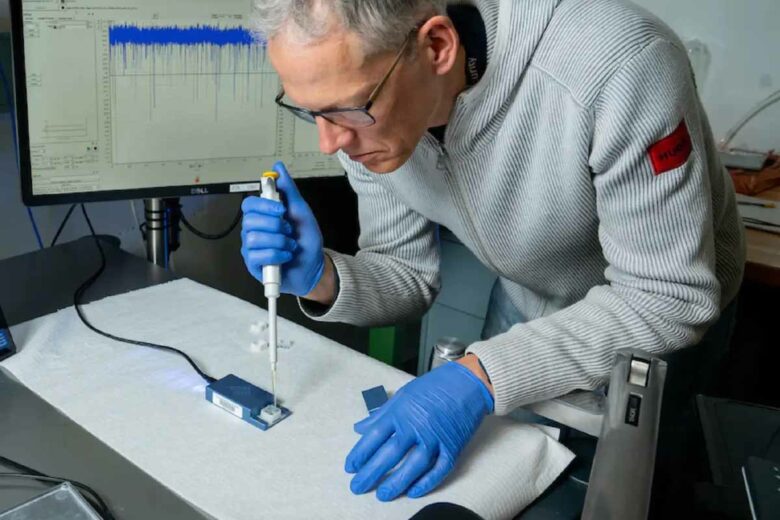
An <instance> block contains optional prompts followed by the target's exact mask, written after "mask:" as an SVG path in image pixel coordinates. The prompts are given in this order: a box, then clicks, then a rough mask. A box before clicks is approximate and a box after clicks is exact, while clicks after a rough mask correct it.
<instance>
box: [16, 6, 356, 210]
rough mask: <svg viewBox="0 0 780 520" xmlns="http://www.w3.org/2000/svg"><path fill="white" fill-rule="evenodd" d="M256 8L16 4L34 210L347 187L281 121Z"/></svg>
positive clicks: (308, 133)
mask: <svg viewBox="0 0 780 520" xmlns="http://www.w3.org/2000/svg"><path fill="white" fill-rule="evenodd" d="M251 4H252V2H251V0H165V1H160V0H122V1H119V0H11V15H12V31H13V55H14V71H15V96H16V107H17V109H16V120H17V125H18V137H19V161H20V169H21V173H22V195H23V200H24V202H25V203H26V204H27V205H42V204H60V203H73V202H92V201H98V200H115V199H135V198H150V197H172V196H180V195H198V194H213V193H235V192H241V191H254V190H256V189H257V184H256V183H257V181H258V178H259V175H260V173H261V172H262V171H263V170H265V169H268V168H269V167H270V166H271V165H272V164H273V162H275V161H276V160H278V159H282V160H284V161H286V163H287V165H288V168H289V170H290V171H291V172H293V174H294V175H295V176H298V177H310V176H326V175H340V174H342V172H343V170H342V168H341V167H340V166H339V163H338V161H337V160H336V159H335V158H333V157H328V156H325V155H323V154H321V153H320V152H319V150H318V142H317V130H316V127H315V126H314V125H311V124H309V123H306V122H304V121H300V120H298V119H297V118H295V117H294V116H292V115H291V114H289V113H287V112H286V111H284V110H282V109H280V108H279V107H277V105H276V104H275V103H274V97H275V96H276V94H277V92H278V91H279V87H280V84H279V78H278V76H277V75H276V74H275V73H274V71H273V69H272V67H271V64H270V62H269V60H268V59H267V56H266V52H265V45H263V43H262V42H259V41H258V40H257V39H256V38H255V37H254V35H253V33H252V29H251V24H250V14H251Z"/></svg>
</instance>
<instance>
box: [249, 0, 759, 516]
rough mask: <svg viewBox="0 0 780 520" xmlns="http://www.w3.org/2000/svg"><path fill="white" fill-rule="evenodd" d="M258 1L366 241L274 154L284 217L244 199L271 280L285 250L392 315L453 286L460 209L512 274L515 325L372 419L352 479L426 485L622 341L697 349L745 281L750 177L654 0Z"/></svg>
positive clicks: (415, 310)
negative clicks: (486, 426)
mask: <svg viewBox="0 0 780 520" xmlns="http://www.w3.org/2000/svg"><path fill="white" fill-rule="evenodd" d="M255 4H256V7H257V21H258V29H259V31H260V32H261V33H262V34H264V35H265V37H266V38H267V46H268V47H267V49H268V55H269V57H270V59H271V62H272V64H273V66H274V68H275V69H276V71H277V72H278V73H279V76H280V78H281V82H282V86H283V88H284V90H283V92H282V93H280V96H279V98H278V99H277V101H278V103H279V104H280V105H282V106H284V107H286V108H287V109H288V110H290V111H292V112H293V113H294V114H295V115H297V116H299V117H301V118H302V119H305V120H307V121H309V122H313V123H315V124H316V125H317V129H318V131H319V137H320V149H321V150H322V152H324V153H327V154H333V153H336V154H338V157H339V159H340V161H341V163H342V164H343V166H344V168H345V169H346V171H347V174H348V178H349V181H350V183H351V186H352V187H353V189H354V190H355V191H356V192H357V195H358V203H359V218H360V226H361V236H360V242H359V245H360V252H359V253H358V254H357V255H356V256H354V257H352V256H347V255H343V254H340V253H337V252H335V251H330V250H328V251H325V250H323V247H322V238H321V235H320V232H319V229H318V226H317V223H316V221H315V219H314V217H313V215H312V213H311V211H310V209H309V207H308V206H307V204H306V203H305V201H304V200H303V199H302V198H301V196H300V194H299V193H298V191H297V189H296V187H295V185H294V183H293V181H292V180H291V178H290V176H289V174H288V173H287V171H286V170H285V168H284V165H282V164H277V165H276V167H275V169H276V170H277V172H278V173H279V174H280V178H279V181H278V186H279V188H280V189H281V190H282V191H283V192H284V195H285V199H286V208H287V209H286V212H285V209H284V207H283V206H282V205H281V204H278V203H274V202H270V201H266V200H261V199H258V198H256V197H252V198H248V199H246V201H245V203H244V212H245V216H244V220H243V231H242V240H243V247H242V254H243V256H244V259H245V262H246V265H247V267H248V269H249V270H250V271H251V272H252V274H253V275H254V276H255V277H256V278H257V279H258V280H262V266H263V265H266V264H283V282H282V284H283V285H282V290H283V291H284V292H287V293H290V294H295V295H297V296H299V297H300V298H301V306H302V308H303V310H304V311H305V312H306V313H307V314H308V315H309V316H311V317H312V318H314V319H317V320H323V321H343V322H347V323H352V324H356V325H362V326H368V325H379V324H388V323H393V322H396V321H399V320H403V319H408V318H411V317H416V316H419V315H420V314H422V313H423V312H425V310H426V309H427V308H428V307H429V306H430V305H431V303H432V302H433V300H434V298H435V296H436V293H437V290H438V288H439V278H438V268H439V249H438V226H439V225H443V226H446V227H447V228H448V229H450V230H451V231H452V232H453V233H455V235H457V237H458V238H459V239H460V240H461V241H462V242H463V243H464V244H465V245H466V246H467V247H468V248H469V249H470V250H471V251H472V252H473V253H474V254H475V255H476V256H477V257H478V258H479V259H480V261H482V262H483V263H484V264H485V265H486V266H488V267H489V268H490V269H491V270H492V271H493V272H495V273H496V274H497V275H499V277H500V285H498V286H497V287H496V288H495V290H494V294H493V298H492V303H491V309H489V312H488V314H489V317H488V322H491V323H499V324H501V323H503V324H502V325H498V326H496V327H494V330H493V331H492V332H494V333H496V334H497V335H495V336H493V337H491V338H489V339H486V340H485V341H481V342H477V343H474V344H473V345H471V346H470V347H469V349H468V355H467V356H465V358H464V359H463V360H461V361H460V362H458V363H448V364H446V365H444V366H442V367H440V368H438V369H436V370H433V371H432V372H430V373H428V374H426V375H424V376H422V377H419V378H417V379H416V380H414V381H412V382H410V383H409V384H408V385H406V386H405V387H403V388H402V389H401V390H400V391H399V392H398V393H397V394H396V395H395V396H394V397H393V399H391V400H390V401H389V402H388V403H387V404H386V405H385V406H384V407H383V408H382V409H381V410H380V411H379V412H377V413H375V414H374V415H372V416H370V417H369V418H367V419H365V420H364V421H362V422H360V423H358V424H357V425H356V426H355V429H356V431H357V432H358V433H359V434H361V439H360V440H359V442H358V443H357V444H356V446H355V447H354V448H353V450H352V451H351V452H350V454H349V455H348V456H347V460H346V470H347V471H349V472H354V473H356V475H355V477H354V478H353V480H352V483H351V489H352V490H353V491H354V492H355V493H365V492H367V491H369V490H371V489H373V488H375V487H377V485H379V487H378V489H377V496H378V498H379V499H380V500H392V499H393V498H395V497H397V496H399V495H400V494H402V493H406V494H407V495H408V496H410V497H418V496H422V495H424V494H425V493H427V492H429V491H430V490H432V489H433V488H435V487H436V486H437V485H438V484H439V483H441V482H442V480H443V479H444V478H445V476H446V475H447V473H448V472H449V471H450V469H451V468H452V467H453V465H454V463H455V460H456V458H457V456H458V455H459V453H460V452H461V451H462V449H463V447H464V446H465V445H466V443H467V442H468V441H469V439H470V438H471V436H472V435H473V434H474V432H475V431H476V429H477V428H478V426H479V424H480V423H481V421H482V419H483V418H484V416H485V415H487V414H489V413H496V414H506V413H508V412H510V411H511V410H513V409H514V408H516V407H518V406H520V405H522V404H526V403H531V402H535V401H539V400H543V399H549V398H553V397H556V396H560V395H563V394H566V393H568V392H571V391H573V390H576V389H594V388H596V387H598V386H599V385H602V384H603V383H605V382H606V380H607V379H608V376H609V370H610V367H611V363H612V360H613V355H614V352H615V350H617V349H620V348H624V347H634V348H639V349H643V350H646V351H648V352H651V353H656V354H658V353H667V352H671V351H674V350H677V349H681V348H684V347H687V346H690V345H694V344H696V343H697V342H698V341H699V339H700V338H701V337H702V335H703V334H704V332H705V331H706V330H707V328H708V327H709V326H710V325H711V324H712V323H714V322H715V321H716V320H717V319H718V317H719V314H720V312H721V311H722V310H723V309H725V308H726V307H727V306H728V305H729V303H730V302H731V301H732V300H733V299H734V297H735V295H736V293H737V290H738V287H739V283H740V279H741V275H742V265H743V256H744V254H743V247H744V246H743V237H742V232H741V227H740V224H739V222H738V219H737V213H736V209H735V208H736V205H735V200H734V195H733V189H732V187H731V185H730V180H729V179H728V176H727V175H726V173H725V171H724V169H723V168H722V166H721V165H720V164H719V162H718V158H717V153H716V150H715V147H714V145H713V140H712V135H711V132H710V129H709V126H708V122H707V120H706V117H705V115H704V113H703V110H702V108H701V105H700V102H699V99H698V97H697V94H696V90H695V87H694V84H693V78H692V77H691V71H690V68H689V65H688V62H687V59H686V52H685V49H684V47H683V46H682V44H681V43H680V42H679V40H678V39H677V38H676V37H675V36H674V34H673V33H672V32H671V31H670V30H669V29H667V28H666V27H665V26H664V25H662V24H661V23H660V22H659V21H658V20H656V19H655V18H652V17H651V16H650V15H648V14H647V13H645V12H644V11H641V10H639V9H638V8H636V7H633V6H631V5H627V4H624V3H621V2H620V1H619V0H524V1H517V0H476V1H475V3H473V5H472V6H470V7H468V6H467V7H455V6H451V8H450V9H449V16H448V11H447V10H445V6H444V5H443V2H442V1H441V0H365V1H361V2H354V1H349V0H318V1H305V0H256V2H255ZM730 316H731V315H730V314H729V316H728V319H730ZM510 327H511V328H510ZM507 329H508V330H507ZM489 335H490V334H489ZM399 463H401V464H400V465H399V466H398V468H397V469H396V470H395V471H393V472H392V473H391V474H390V476H388V477H387V478H385V479H384V480H382V479H383V477H384V476H385V475H386V474H387V473H388V472H391V470H393V468H394V467H395V466H396V465H397V464H399ZM380 482H381V484H380Z"/></svg>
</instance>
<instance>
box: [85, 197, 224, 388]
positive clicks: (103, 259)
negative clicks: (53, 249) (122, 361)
mask: <svg viewBox="0 0 780 520" xmlns="http://www.w3.org/2000/svg"><path fill="white" fill-rule="evenodd" d="M81 212H82V213H83V214H84V220H86V221H87V226H89V232H90V233H91V234H92V238H93V239H94V240H95V245H96V246H97V248H98V251H100V268H99V269H98V270H97V271H96V272H95V273H94V274H93V275H92V276H90V277H89V278H87V279H86V281H84V283H82V284H81V286H80V287H79V288H78V289H76V292H75V293H74V295H73V306H74V307H75V309H76V313H77V314H78V316H79V318H80V319H81V321H82V322H83V323H84V325H86V326H87V328H89V329H90V330H91V331H93V332H96V333H97V334H100V335H101V336H105V337H107V338H109V339H113V340H114V341H120V342H122V343H128V344H130V345H137V346H139V347H149V348H154V349H157V350H165V351H168V352H174V353H176V354H178V355H180V356H182V357H183V358H184V359H186V360H187V362H188V363H189V364H190V365H191V366H192V368H194V369H195V372H197V373H198V375H199V376H200V377H202V378H203V379H204V380H205V381H206V382H207V383H213V382H214V381H216V379H215V378H213V377H211V376H210V375H208V374H206V373H205V372H203V371H202V370H201V369H200V367H198V365H196V364H195V362H194V361H193V360H192V359H191V358H190V356H188V355H187V354H185V353H184V352H182V351H181V350H179V349H176V348H173V347H168V346H166V345H158V344H157V343H149V342H146V341H137V340H134V339H127V338H122V337H119V336H115V335H113V334H110V333H108V332H105V331H102V330H100V329H98V328H97V327H95V326H94V325H92V324H91V323H90V322H89V320H87V317H86V316H85V315H84V312H83V311H82V310H81V300H82V299H83V297H84V293H86V292H87V289H89V288H90V287H91V286H92V284H94V283H95V281H96V280H97V279H98V278H99V277H100V275H101V274H102V273H103V271H104V270H105V268H106V255H105V253H104V252H103V247H102V246H101V245H100V240H99V239H98V237H97V234H95V229H94V228H93V227H92V221H91V220H89V215H87V209H86V208H85V207H84V204H81Z"/></svg>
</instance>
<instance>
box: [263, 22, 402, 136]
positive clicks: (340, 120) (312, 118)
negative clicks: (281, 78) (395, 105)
mask: <svg viewBox="0 0 780 520" xmlns="http://www.w3.org/2000/svg"><path fill="white" fill-rule="evenodd" d="M416 32H417V30H416V29H415V30H413V31H411V32H410V33H409V34H408V35H407V37H406V40H404V44H403V46H402V47H401V50H399V51H398V54H397V55H396V57H395V60H393V64H392V65H391V66H390V69H388V71H387V72H386V73H385V75H384V77H382V80H381V81H380V82H379V84H378V85H377V86H376V87H374V90H372V91H371V94H369V96H368V102H367V103H366V104H365V105H363V106H362V107H352V108H333V109H329V110H309V109H307V108H301V107H296V106H293V105H288V104H287V103H285V102H283V101H282V98H283V97H284V89H282V90H281V91H280V92H279V94H278V95H277V96H276V104H277V105H279V106H280V107H284V108H286V109H287V110H289V111H290V112H292V113H293V114H294V115H296V116H297V117H299V118H301V119H303V120H304V121H306V122H307V123H316V118H317V117H321V118H323V119H325V120H326V121H329V122H331V123H333V124H334V125H339V126H343V127H345V128H365V127H367V126H371V125H373V124H374V123H376V119H374V116H372V115H371V113H369V110H371V107H372V106H373V105H374V101H376V98H377V96H379V93H380V92H381V91H382V87H384V86H385V83H387V80H388V78H389V77H390V74H392V73H393V71H394V70H395V68H396V66H397V65H398V63H399V62H400V61H401V58H402V57H403V55H404V52H406V48H407V47H408V46H409V42H410V41H411V40H412V35H413V34H416Z"/></svg>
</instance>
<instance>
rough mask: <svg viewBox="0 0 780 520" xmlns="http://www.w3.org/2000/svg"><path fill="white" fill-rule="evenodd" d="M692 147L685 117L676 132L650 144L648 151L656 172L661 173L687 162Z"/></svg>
mask: <svg viewBox="0 0 780 520" xmlns="http://www.w3.org/2000/svg"><path fill="white" fill-rule="evenodd" d="M692 149H693V146H692V145H691V136H690V135H689V134H688V127H687V126H685V120H684V119H683V120H682V121H681V122H680V124H679V126H678V127H677V128H675V130H674V132H672V133H671V134H669V135H668V136H666V137H664V138H663V139H661V140H660V141H658V142H657V143H655V144H654V145H652V146H650V148H648V149H647V153H648V154H649V155H650V161H651V162H652V163H653V170H654V171H655V174H656V175H661V174H662V173H666V172H668V171H669V170H674V169H675V168H679V167H680V166H682V165H683V164H685V161H687V160H688V157H690V155H691V150H692Z"/></svg>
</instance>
